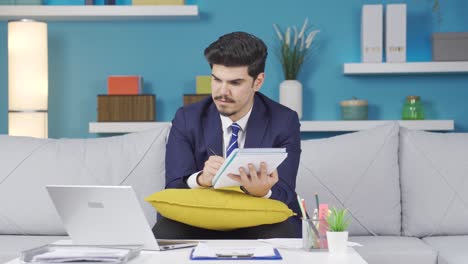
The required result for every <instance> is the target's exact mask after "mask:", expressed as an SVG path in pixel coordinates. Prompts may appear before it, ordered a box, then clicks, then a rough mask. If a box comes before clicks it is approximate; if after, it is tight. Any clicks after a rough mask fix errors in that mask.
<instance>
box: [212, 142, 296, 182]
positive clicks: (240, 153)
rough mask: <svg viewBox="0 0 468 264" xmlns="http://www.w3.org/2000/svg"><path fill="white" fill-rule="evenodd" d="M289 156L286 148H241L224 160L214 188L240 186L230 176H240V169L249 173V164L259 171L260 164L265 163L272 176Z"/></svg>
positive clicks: (214, 180)
mask: <svg viewBox="0 0 468 264" xmlns="http://www.w3.org/2000/svg"><path fill="white" fill-rule="evenodd" d="M287 156H288V153H287V152H286V148H241V149H239V148H238V149H235V150H233V151H232V152H231V154H230V155H229V157H227V158H226V159H225V160H224V163H223V164H222V165H221V168H220V169H219V170H218V172H217V173H216V175H215V176H214V178H213V187H214V188H223V187H230V186H240V183H238V182H236V181H234V180H232V179H231V178H229V176H227V175H228V174H230V173H232V174H237V175H238V174H239V168H240V167H243V168H244V170H245V171H247V172H248V171H249V169H248V167H247V166H248V164H249V163H252V164H253V165H254V166H255V168H256V169H257V171H259V170H260V163H261V162H265V163H266V165H267V173H268V174H271V173H272V172H273V171H274V170H275V169H276V168H277V167H278V166H279V165H280V164H281V163H282V162H283V161H284V160H285V159H286V157H287Z"/></svg>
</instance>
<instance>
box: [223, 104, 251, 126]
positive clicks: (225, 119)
mask: <svg viewBox="0 0 468 264" xmlns="http://www.w3.org/2000/svg"><path fill="white" fill-rule="evenodd" d="M252 108H253V106H252V107H251V108H250V110H249V112H247V114H245V115H244V116H243V117H242V118H241V119H239V120H237V121H236V123H237V124H238V125H239V126H240V128H241V131H243V132H245V129H246V126H247V121H249V117H250V113H252ZM219 116H220V118H221V124H222V125H223V133H228V132H230V127H231V125H232V123H234V122H232V120H231V118H229V117H227V116H223V115H221V114H220V115H219Z"/></svg>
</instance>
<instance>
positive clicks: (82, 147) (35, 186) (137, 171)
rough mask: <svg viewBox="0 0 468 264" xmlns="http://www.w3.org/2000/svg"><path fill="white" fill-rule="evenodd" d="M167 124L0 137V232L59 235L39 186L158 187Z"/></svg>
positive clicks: (151, 213)
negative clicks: (81, 134) (103, 133)
mask: <svg viewBox="0 0 468 264" xmlns="http://www.w3.org/2000/svg"><path fill="white" fill-rule="evenodd" d="M167 133H168V127H165V128H163V129H158V130H150V131H145V132H141V133H134V134H127V135H124V136H115V137H108V138H97V139H35V138H28V137H9V136H0V146H1V148H0V160H1V162H2V166H0V234H22V235H24V234H36V235H39V234H46V235H64V234H66V233H65V230H64V227H63V225H62V223H61V221H60V218H59V216H58V214H57V212H56V211H55V208H54V206H53V204H52V202H51V200H50V198H49V195H48V194H47V191H46V189H45V185H48V184H64V185H130V186H133V188H134V189H135V192H136V194H137V196H138V197H139V199H140V201H141V204H142V207H143V209H144V211H145V215H146V217H147V219H148V222H149V223H150V224H151V225H153V224H154V223H155V221H156V213H155V210H154V209H153V208H152V207H151V205H150V204H148V203H146V202H144V200H143V199H144V197H146V196H148V195H150V194H152V193H154V192H155V191H158V190H161V189H163V188H164V173H165V170H164V156H165V155H164V154H165V144H166V143H165V142H166V134H167Z"/></svg>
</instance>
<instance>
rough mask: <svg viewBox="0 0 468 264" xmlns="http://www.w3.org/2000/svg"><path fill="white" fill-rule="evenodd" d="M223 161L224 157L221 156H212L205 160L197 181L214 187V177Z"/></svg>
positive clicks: (204, 185) (202, 184)
mask: <svg viewBox="0 0 468 264" xmlns="http://www.w3.org/2000/svg"><path fill="white" fill-rule="evenodd" d="M223 162H224V158H223V157H221V156H210V157H209V158H208V160H207V161H206V162H205V167H203V171H202V173H201V174H199V175H198V176H197V183H198V184H199V185H200V186H203V187H212V186H213V178H214V176H215V175H216V172H217V171H218V170H219V168H221V165H222V164H223Z"/></svg>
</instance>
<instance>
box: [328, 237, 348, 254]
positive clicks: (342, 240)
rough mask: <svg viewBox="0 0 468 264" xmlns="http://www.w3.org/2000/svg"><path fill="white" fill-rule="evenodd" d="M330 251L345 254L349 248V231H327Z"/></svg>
mask: <svg viewBox="0 0 468 264" xmlns="http://www.w3.org/2000/svg"><path fill="white" fill-rule="evenodd" d="M327 241H328V252H330V254H333V255H341V254H345V253H346V250H347V248H348V231H344V232H330V231H327Z"/></svg>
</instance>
